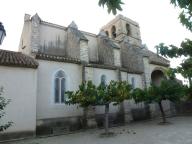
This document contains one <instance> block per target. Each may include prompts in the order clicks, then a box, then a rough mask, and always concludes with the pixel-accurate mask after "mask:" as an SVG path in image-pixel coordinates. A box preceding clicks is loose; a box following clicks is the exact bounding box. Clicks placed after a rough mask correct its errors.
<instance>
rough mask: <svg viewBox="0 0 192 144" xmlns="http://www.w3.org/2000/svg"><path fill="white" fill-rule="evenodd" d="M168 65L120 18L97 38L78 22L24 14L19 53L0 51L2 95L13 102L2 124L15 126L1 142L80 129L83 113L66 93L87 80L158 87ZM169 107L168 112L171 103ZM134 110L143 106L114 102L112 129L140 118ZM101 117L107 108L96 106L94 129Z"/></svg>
mask: <svg viewBox="0 0 192 144" xmlns="http://www.w3.org/2000/svg"><path fill="white" fill-rule="evenodd" d="M169 65H170V63H169V61H168V60H166V59H164V58H163V57H161V56H159V55H157V54H156V53H153V52H152V51H150V50H148V49H147V47H146V46H145V45H143V44H142V40H141V35H140V27H139V24H138V23H137V22H135V21H133V20H131V19H129V18H126V17H124V16H122V15H118V16H116V17H115V18H114V19H113V20H111V21H110V22H108V23H107V24H106V25H104V26H103V27H102V28H101V30H100V32H99V34H93V33H89V32H85V31H82V30H79V29H78V26H77V24H76V23H75V22H71V24H69V25H68V26H67V27H64V26H60V25H57V24H54V23H50V22H46V21H43V19H41V18H40V17H39V16H38V14H35V15H34V16H31V15H29V14H25V16H24V26H23V31H22V34H21V39H20V44H19V49H18V52H13V51H7V50H0V86H2V87H3V90H4V92H3V96H4V97H5V98H7V99H10V100H11V102H10V103H9V105H7V108H6V116H5V118H4V121H5V122H7V121H12V122H13V125H12V126H11V127H10V128H8V129H7V130H6V131H4V132H3V133H2V134H0V139H4V140H5V139H10V138H18V137H28V136H34V135H36V134H39V135H46V134H55V133H60V132H66V131H73V130H78V129H81V128H83V125H82V117H83V114H84V111H83V109H82V108H80V107H79V106H78V105H70V106H69V105H66V104H65V103H64V102H65V100H66V99H67V95H66V94H65V92H66V91H73V90H77V89H78V86H79V85H80V84H81V83H82V82H83V81H88V80H91V81H92V82H93V83H94V84H95V85H99V84H100V83H101V81H105V83H109V82H110V81H111V80H115V81H121V80H122V81H128V82H129V83H130V84H131V85H132V86H133V88H137V87H138V88H145V87H148V86H150V84H151V82H156V83H158V82H159V81H160V80H161V79H162V78H163V77H164V76H165V75H164V72H165V70H166V69H167V68H168V67H169ZM165 105H166V106H165V109H166V110H165V111H169V109H170V105H169V103H168V102H166V104H165ZM122 108H123V120H122V119H121V116H120V115H122V113H121V112H120V111H122ZM135 109H145V105H144V104H135V103H134V102H133V101H125V102H124V103H122V104H121V105H119V106H113V105H112V104H111V105H110V121H111V125H115V124H118V122H120V121H123V122H125V123H128V122H130V121H132V120H134V119H136V117H137V114H135V113H134V110H135ZM149 111H150V117H155V116H156V115H158V114H159V112H158V111H159V110H158V107H157V106H156V105H155V104H154V105H153V104H152V105H150V107H149ZM103 114H104V106H95V107H92V109H91V110H90V115H91V116H90V125H91V123H92V124H94V123H95V122H96V124H97V126H102V125H103V123H102V121H103ZM139 115H140V114H139ZM140 116H142V115H140ZM144 117H145V115H144V116H143V118H144Z"/></svg>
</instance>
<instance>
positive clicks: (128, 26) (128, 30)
mask: <svg viewBox="0 0 192 144" xmlns="http://www.w3.org/2000/svg"><path fill="white" fill-rule="evenodd" d="M126 31H127V35H128V36H130V35H131V28H130V25H129V24H126Z"/></svg>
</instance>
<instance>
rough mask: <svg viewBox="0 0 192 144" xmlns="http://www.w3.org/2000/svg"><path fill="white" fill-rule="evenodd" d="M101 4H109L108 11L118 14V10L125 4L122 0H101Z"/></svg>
mask: <svg viewBox="0 0 192 144" xmlns="http://www.w3.org/2000/svg"><path fill="white" fill-rule="evenodd" d="M98 4H99V6H103V7H104V6H105V5H106V6H107V11H108V13H111V12H112V13H113V14H114V15H116V14H117V10H119V11H122V8H121V5H122V4H124V3H123V2H122V1H121V0H99V3H98Z"/></svg>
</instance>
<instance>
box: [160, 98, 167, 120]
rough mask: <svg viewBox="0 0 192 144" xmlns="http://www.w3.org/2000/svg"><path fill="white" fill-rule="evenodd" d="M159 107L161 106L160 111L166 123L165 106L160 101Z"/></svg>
mask: <svg viewBox="0 0 192 144" xmlns="http://www.w3.org/2000/svg"><path fill="white" fill-rule="evenodd" d="M158 104H159V108H160V111H161V116H162V119H163V123H166V122H167V121H166V117H165V112H164V110H163V106H162V102H161V101H160V102H159V103H158Z"/></svg>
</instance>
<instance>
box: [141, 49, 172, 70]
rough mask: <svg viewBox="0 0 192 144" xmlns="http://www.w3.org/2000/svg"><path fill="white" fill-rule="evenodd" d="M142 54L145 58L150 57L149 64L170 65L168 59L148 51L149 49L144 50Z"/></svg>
mask: <svg viewBox="0 0 192 144" xmlns="http://www.w3.org/2000/svg"><path fill="white" fill-rule="evenodd" d="M141 53H142V55H143V56H145V57H149V63H151V64H157V65H162V66H169V65H170V63H169V61H168V60H167V59H165V58H163V57H161V56H159V55H157V54H155V53H154V52H152V51H150V50H148V49H142V50H141Z"/></svg>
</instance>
